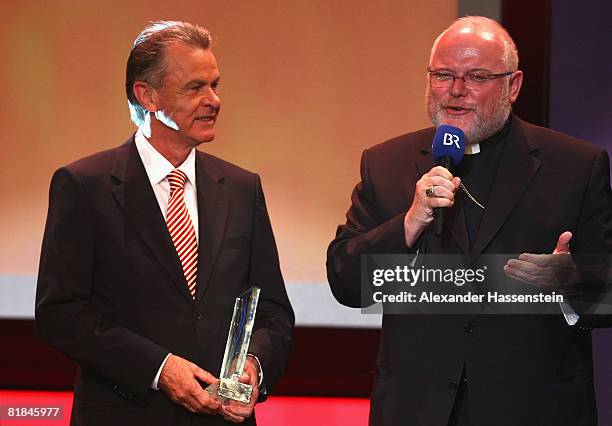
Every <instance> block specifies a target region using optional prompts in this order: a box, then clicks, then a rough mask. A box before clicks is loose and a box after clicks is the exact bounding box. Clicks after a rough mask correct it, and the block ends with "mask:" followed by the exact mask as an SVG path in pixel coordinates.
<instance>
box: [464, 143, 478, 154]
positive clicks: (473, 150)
mask: <svg viewBox="0 0 612 426" xmlns="http://www.w3.org/2000/svg"><path fill="white" fill-rule="evenodd" d="M479 152H480V144H479V143H478V142H476V143H468V144H465V154H466V155H473V154H478V153H479Z"/></svg>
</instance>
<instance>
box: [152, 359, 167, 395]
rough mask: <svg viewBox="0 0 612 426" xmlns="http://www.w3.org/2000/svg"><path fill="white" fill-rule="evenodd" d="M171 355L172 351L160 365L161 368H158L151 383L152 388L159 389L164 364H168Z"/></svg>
mask: <svg viewBox="0 0 612 426" xmlns="http://www.w3.org/2000/svg"><path fill="white" fill-rule="evenodd" d="M170 355H172V354H171V353H170V354H168V355H166V358H164V360H163V361H162V363H161V365H160V366H159V370H157V374H156V375H155V378H154V379H153V382H152V383H151V389H154V390H159V386H158V385H159V376H161V372H162V370H163V368H164V365H166V361H168V357H170Z"/></svg>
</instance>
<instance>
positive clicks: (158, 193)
mask: <svg viewBox="0 0 612 426" xmlns="http://www.w3.org/2000/svg"><path fill="white" fill-rule="evenodd" d="M134 140H135V142H136V149H137V150H138V155H140V159H141V160H142V164H144V168H145V171H146V172H147V176H148V177H149V181H150V182H151V187H152V188H153V192H154V193H155V198H156V199H157V204H159V209H160V210H161V212H162V214H163V215H164V219H166V216H167V213H168V212H167V210H168V200H169V199H170V182H168V175H169V174H170V172H172V171H173V170H174V169H175V168H178V169H179V170H181V171H182V172H184V173H185V174H186V175H187V181H186V182H185V189H184V192H185V204H186V205H187V211H188V212H189V217H190V218H191V222H192V223H193V229H194V230H195V234H196V238H197V239H198V243H199V242H200V236H199V234H198V228H199V227H198V197H197V192H196V180H195V155H196V152H195V151H196V150H195V148H194V149H192V150H191V152H190V153H189V155H188V156H187V159H185V161H183V164H181V165H180V166H178V167H174V166H173V165H172V163H170V162H169V161H168V160H167V159H166V157H164V156H163V155H161V154H160V153H159V152H158V151H157V150H156V149H155V148H154V147H153V145H151V144H150V143H149V141H148V140H147V138H146V137H145V136H144V135H143V133H142V130H141V129H138V131H137V132H136V136H135V137H134ZM170 355H172V354H168V355H166V358H164V360H163V362H162V363H161V365H160V366H159V370H157V374H156V375H155V377H154V378H153V382H152V383H151V388H153V389H155V390H158V389H159V386H158V385H159V376H160V375H161V371H162V369H163V368H164V365H166V361H168V357H169V356H170Z"/></svg>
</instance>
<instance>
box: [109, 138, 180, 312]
mask: <svg viewBox="0 0 612 426" xmlns="http://www.w3.org/2000/svg"><path fill="white" fill-rule="evenodd" d="M111 176H112V179H113V181H114V182H115V183H116V186H115V188H113V191H112V192H113V197H114V198H115V200H116V201H117V203H118V204H119V205H120V206H121V209H122V210H123V213H124V214H125V216H126V217H127V219H128V221H129V222H130V224H131V225H132V227H133V228H134V230H135V231H136V233H137V234H138V235H139V236H140V238H141V239H142V241H143V242H144V244H145V246H146V247H147V248H148V249H149V250H150V252H151V253H152V254H153V256H154V257H155V258H156V259H157V261H158V262H159V263H160V264H161V265H162V266H163V268H164V270H165V271H166V272H167V274H168V276H169V277H170V280H171V281H172V282H173V283H174V285H176V286H177V288H178V289H179V291H180V292H181V294H183V295H184V296H185V297H186V298H187V299H188V300H189V301H190V302H191V301H192V298H191V295H190V294H189V291H188V289H187V282H186V280H185V275H184V274H183V269H182V266H181V264H180V260H179V257H178V254H177V253H176V249H175V248H174V244H173V243H172V239H171V238H170V233H169V232H168V227H167V226H166V221H165V220H164V217H163V215H162V212H161V211H160V209H159V204H158V203H157V199H156V198H155V193H154V192H153V188H152V187H151V183H150V181H149V178H148V177H147V173H146V171H145V168H144V165H143V164H142V160H141V159H140V156H139V155H138V150H137V149H136V144H135V143H134V138H133V137H132V139H131V140H130V141H128V142H127V143H126V144H125V145H123V147H122V149H121V150H120V152H119V153H118V155H117V157H116V159H115V165H114V167H113V171H112V173H111Z"/></svg>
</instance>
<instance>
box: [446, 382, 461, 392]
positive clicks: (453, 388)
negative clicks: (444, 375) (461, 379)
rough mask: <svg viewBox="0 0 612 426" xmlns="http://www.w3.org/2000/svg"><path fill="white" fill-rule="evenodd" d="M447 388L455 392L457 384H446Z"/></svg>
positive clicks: (457, 387)
mask: <svg viewBox="0 0 612 426" xmlns="http://www.w3.org/2000/svg"><path fill="white" fill-rule="evenodd" d="M448 388H449V389H450V390H452V391H456V390H457V389H459V384H458V383H457V382H450V383H449V384H448Z"/></svg>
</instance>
